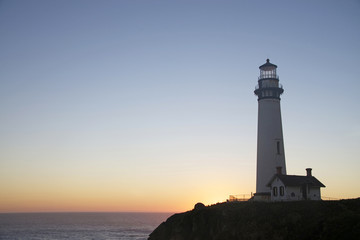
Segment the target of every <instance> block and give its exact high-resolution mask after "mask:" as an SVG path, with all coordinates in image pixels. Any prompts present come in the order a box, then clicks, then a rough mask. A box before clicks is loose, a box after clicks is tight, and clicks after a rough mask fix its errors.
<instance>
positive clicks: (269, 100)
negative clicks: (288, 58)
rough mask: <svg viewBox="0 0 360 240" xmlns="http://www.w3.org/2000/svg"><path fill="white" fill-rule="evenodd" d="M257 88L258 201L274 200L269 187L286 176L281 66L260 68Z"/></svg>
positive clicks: (266, 65)
mask: <svg viewBox="0 0 360 240" xmlns="http://www.w3.org/2000/svg"><path fill="white" fill-rule="evenodd" d="M259 69H260V76H259V78H258V85H257V86H256V88H255V91H254V93H255V95H257V97H258V128H257V166H256V193H255V195H254V199H255V200H265V201H266V200H270V188H269V187H268V186H267V184H268V183H269V181H270V179H271V178H272V177H273V176H274V174H276V173H281V174H285V175H286V165H285V152H284V138H283V131H282V123H281V111H280V95H281V94H282V93H283V92H284V89H283V88H282V85H281V84H279V77H278V75H277V74H276V69H277V66H276V65H275V64H272V63H270V60H269V59H267V60H266V63H265V64H263V65H261V66H260V67H259Z"/></svg>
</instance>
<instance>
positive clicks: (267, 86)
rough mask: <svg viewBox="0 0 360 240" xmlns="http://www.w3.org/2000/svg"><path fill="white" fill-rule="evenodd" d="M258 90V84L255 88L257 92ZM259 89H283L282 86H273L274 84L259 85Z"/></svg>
mask: <svg viewBox="0 0 360 240" xmlns="http://www.w3.org/2000/svg"><path fill="white" fill-rule="evenodd" d="M259 88H260V86H259V84H258V85H256V86H255V90H258V89H259ZM261 88H281V89H282V88H283V86H282V84H280V83H279V84H277V86H276V85H274V84H261Z"/></svg>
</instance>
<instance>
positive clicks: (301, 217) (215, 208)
mask: <svg viewBox="0 0 360 240" xmlns="http://www.w3.org/2000/svg"><path fill="white" fill-rule="evenodd" d="M359 236H360V198H358V199H349V200H339V201H299V202H275V203H265V202H228V203H219V204H216V205H212V206H208V207H205V206H201V204H200V205H197V207H196V208H195V209H194V210H192V211H188V212H185V213H180V214H175V215H173V216H171V217H170V218H168V219H167V220H166V222H163V223H162V224H160V226H159V227H158V228H156V229H155V230H154V231H153V232H152V233H151V234H150V237H149V240H235V239H250V240H252V239H256V240H262V239H264V240H265V239H266V240H271V239H277V240H281V239H284V240H285V239H360V238H359Z"/></svg>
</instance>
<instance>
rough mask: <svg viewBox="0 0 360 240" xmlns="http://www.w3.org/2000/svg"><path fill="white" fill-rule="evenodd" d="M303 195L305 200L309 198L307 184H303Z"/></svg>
mask: <svg viewBox="0 0 360 240" xmlns="http://www.w3.org/2000/svg"><path fill="white" fill-rule="evenodd" d="M301 188H302V196H303V199H304V200H307V186H306V184H304V185H302V187H301Z"/></svg>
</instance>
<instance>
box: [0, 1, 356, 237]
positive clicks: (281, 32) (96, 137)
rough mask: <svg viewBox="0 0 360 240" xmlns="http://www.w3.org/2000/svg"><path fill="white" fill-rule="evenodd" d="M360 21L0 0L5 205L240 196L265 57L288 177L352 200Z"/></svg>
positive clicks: (247, 9)
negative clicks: (277, 102)
mask: <svg viewBox="0 0 360 240" xmlns="http://www.w3.org/2000/svg"><path fill="white" fill-rule="evenodd" d="M359 23H360V3H359V1H356V0H350V1H271V2H269V1H232V0H231V1H230V0H229V1H216V0H214V1H213V0H210V1H205V0H204V1H202V0H199V1H197V0H196V1H162V0H154V1H141V0H139V1H137V0H135V1H130V0H123V1H115V0H107V1H96V0H89V1H85V0H74V1H57V0H54V1H45V0H31V1H25V0H11V1H10V0H3V1H0V53H1V54H0V83H1V87H0V112H1V114H0V133H1V134H0V191H1V194H0V196H1V197H0V213H4V214H5V213H6V214H7V213H43V212H146V213H147V212H149V213H177V212H185V211H188V210H192V209H193V208H194V205H195V204H196V203H199V202H201V203H203V204H204V205H205V206H208V205H212V204H216V203H221V202H226V201H227V200H228V199H229V196H230V195H246V196H247V197H248V198H250V197H251V196H252V194H254V193H256V192H257V187H256V181H257V176H256V174H257V143H258V139H257V136H258V135H257V134H258V98H257V96H256V95H255V94H254V90H255V87H256V86H257V84H258V77H259V76H260V72H259V66H261V65H263V64H264V63H266V59H270V61H271V63H274V64H276V66H277V73H276V74H277V75H276V76H275V78H277V76H278V79H279V82H280V84H281V87H283V89H284V93H283V94H282V95H281V118H282V131H283V139H282V138H281V141H282V142H281V144H283V145H282V146H283V147H284V152H282V154H284V158H285V159H286V172H287V173H288V174H292V175H305V174H306V173H305V169H306V168H312V171H313V175H314V176H316V178H317V179H319V180H320V181H321V183H323V184H324V185H325V186H326V187H324V188H321V198H322V199H323V200H340V199H352V198H358V197H359V196H360V185H359V184H358V183H359V182H360V175H359V169H360V161H359V156H360V148H359V146H360V122H359V119H360V108H359V102H360V97H359V96H360V95H359V93H358V89H359V88H360V79H359V76H360V68H359V66H358V62H359V56H360V47H359V43H360V32H359V30H358V29H359ZM279 86H280V85H279ZM266 121H267V120H266ZM265 144H266V143H265ZM278 144H279V143H278ZM271 171H275V168H272V170H271ZM272 174H275V172H274V173H272ZM267 179H269V178H268V177H266V178H265V180H266V181H267ZM269 180H270V179H269ZM264 187H265V185H264ZM169 216H170V215H169ZM165 219H166V218H165ZM165 219H163V220H162V221H164V220H165ZM160 222H161V221H160ZM160 222H159V223H160ZM0 238H1V237H0Z"/></svg>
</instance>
